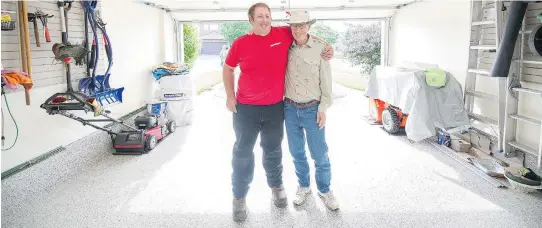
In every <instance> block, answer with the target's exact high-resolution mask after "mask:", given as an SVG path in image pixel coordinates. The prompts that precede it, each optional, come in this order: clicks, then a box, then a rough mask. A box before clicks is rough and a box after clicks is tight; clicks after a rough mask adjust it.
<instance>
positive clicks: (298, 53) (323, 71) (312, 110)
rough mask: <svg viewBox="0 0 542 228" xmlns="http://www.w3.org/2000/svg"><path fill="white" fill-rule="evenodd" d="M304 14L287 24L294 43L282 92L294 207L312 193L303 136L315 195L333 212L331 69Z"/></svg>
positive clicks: (293, 16)
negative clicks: (292, 170)
mask: <svg viewBox="0 0 542 228" xmlns="http://www.w3.org/2000/svg"><path fill="white" fill-rule="evenodd" d="M314 22H315V20H311V19H310V16H309V13H308V12H307V11H294V12H291V15H290V20H289V22H288V24H290V27H291V29H292V35H293V36H294V39H295V41H294V42H293V43H292V45H291V46H290V50H289V52H288V67H287V70H286V84H285V93H284V96H285V98H284V101H285V102H284V105H285V107H284V118H285V126H286V134H287V138H288V147H289V150H290V154H291V155H292V157H293V158H294V165H295V169H296V175H297V178H298V183H299V187H298V190H297V194H296V199H295V200H294V204H296V205H300V204H302V203H303V202H305V199H306V197H307V196H308V195H309V194H310V193H311V189H310V170H309V164H308V162H307V156H306V155H305V135H306V139H307V143H308V145H309V151H310V155H311V158H312V159H313V161H314V163H315V167H316V175H315V176H316V178H315V179H316V185H317V188H318V195H319V196H320V198H322V200H323V202H324V204H325V205H326V206H327V207H329V208H330V209H332V210H336V209H338V208H339V205H338V202H337V200H336V199H335V197H334V196H333V192H332V191H331V190H330V188H329V186H330V181H331V168H330V162H329V158H328V147H327V143H326V139H325V123H326V111H327V108H328V107H329V106H330V105H331V103H332V99H331V68H330V66H329V62H327V61H325V60H323V59H322V58H321V57H320V55H321V53H322V52H323V51H324V49H325V47H326V43H324V42H322V41H318V40H315V39H313V38H312V37H311V36H310V35H309V29H310V26H311V25H312V24H313V23H314Z"/></svg>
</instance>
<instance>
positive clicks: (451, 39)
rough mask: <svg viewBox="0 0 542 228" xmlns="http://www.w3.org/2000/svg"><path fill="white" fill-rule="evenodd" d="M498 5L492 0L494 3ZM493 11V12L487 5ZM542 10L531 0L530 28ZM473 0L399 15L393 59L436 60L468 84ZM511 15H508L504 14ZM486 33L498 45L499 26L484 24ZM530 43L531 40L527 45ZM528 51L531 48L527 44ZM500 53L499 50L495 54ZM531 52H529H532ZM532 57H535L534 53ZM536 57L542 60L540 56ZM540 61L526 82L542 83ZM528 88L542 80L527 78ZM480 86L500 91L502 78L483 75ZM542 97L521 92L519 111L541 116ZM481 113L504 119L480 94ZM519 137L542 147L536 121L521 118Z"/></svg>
mask: <svg viewBox="0 0 542 228" xmlns="http://www.w3.org/2000/svg"><path fill="white" fill-rule="evenodd" d="M491 6H493V7H494V4H489V7H491ZM486 8H487V9H486V11H487V12H492V11H491V9H489V8H488V7H487V6H486ZM541 12H542V3H537V4H529V8H528V11H527V15H526V17H527V20H526V22H527V26H526V30H529V29H532V28H533V27H534V26H536V25H538V24H539V23H540V22H539V20H538V19H536V18H534V17H535V16H536V15H538V14H540V13H541ZM493 17H494V15H491V14H488V15H485V16H484V18H485V19H487V20H489V19H491V18H493ZM469 18H470V2H469V1H452V0H447V1H437V0H432V1H431V0H429V1H423V2H420V3H416V4H412V5H409V6H407V7H405V8H402V9H401V10H398V12H397V13H396V14H395V15H394V17H393V19H392V23H391V31H390V56H389V57H390V63H391V65H400V64H401V63H402V62H403V61H407V62H413V61H419V62H428V63H436V64H438V65H439V66H440V67H441V68H443V69H444V70H446V71H449V72H451V73H452V74H453V75H454V76H455V78H456V79H457V80H458V81H459V82H460V83H461V84H462V85H463V87H464V83H465V76H466V71H467V66H468V54H469V41H470V36H469V30H470V29H471V28H470V22H469V20H470V19H469ZM504 19H505V20H506V17H505V18H504ZM483 31H484V35H485V36H486V38H484V39H483V40H482V43H481V44H494V42H495V40H494V39H493V38H487V37H488V36H494V35H495V28H494V27H492V28H491V26H485V27H484V30H483ZM525 45H527V44H525ZM524 48H525V49H526V50H527V53H529V52H530V51H529V50H528V48H526V47H524ZM490 55H491V56H492V57H494V54H490ZM527 55H529V54H527ZM528 58H531V59H533V57H532V56H528ZM535 60H538V61H541V60H542V59H540V58H539V57H537V58H536V59H535ZM492 61H493V60H492V58H488V56H484V57H483V58H482V59H480V64H479V65H480V66H479V68H482V69H489V68H490V67H491V63H492ZM540 68H541V67H540V65H530V64H526V66H525V68H524V74H525V75H524V77H523V78H522V80H523V81H530V82H536V83H542V70H541V69H540ZM523 86H524V87H528V88H533V89H539V90H540V89H542V87H541V86H540V85H537V84H532V83H523ZM476 87H477V90H479V91H482V92H486V93H489V94H495V95H496V94H497V80H496V79H492V78H489V77H484V76H479V77H478V80H477V84H476ZM541 102H542V98H540V97H537V96H532V95H525V94H521V95H520V104H519V111H518V112H519V114H520V115H523V116H527V117H531V118H535V119H542V109H540V108H539V107H540V104H541ZM474 112H475V113H479V114H483V115H484V116H488V117H490V118H493V119H495V120H496V119H498V110H497V106H496V103H493V102H491V101H486V100H483V99H477V100H476V103H475V110H474ZM517 140H518V141H519V142H521V143H523V144H525V145H527V146H530V147H531V148H538V142H539V140H540V129H539V128H538V127H536V126H533V125H529V124H524V123H522V122H519V123H518V128H517Z"/></svg>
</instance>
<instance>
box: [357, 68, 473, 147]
mask: <svg viewBox="0 0 542 228" xmlns="http://www.w3.org/2000/svg"><path fill="white" fill-rule="evenodd" d="M446 80H447V81H446V85H445V86H444V87H440V88H437V87H431V86H429V85H427V84H426V82H425V73H424V71H423V70H418V69H408V68H400V67H386V66H377V67H375V69H374V70H373V72H372V74H371V77H370V80H369V86H368V88H367V92H366V93H365V95H366V96H367V97H371V98H378V99H380V100H382V101H385V102H387V103H389V104H391V105H393V106H396V107H398V108H400V109H401V111H402V112H403V113H407V114H408V119H407V122H406V126H405V130H406V133H407V137H408V138H409V139H410V140H412V141H414V142H419V141H421V140H424V139H427V138H429V137H432V136H434V135H435V134H436V129H435V128H436V127H438V128H441V129H444V130H446V131H448V132H450V133H451V132H455V131H462V130H466V129H468V128H470V121H469V117H468V115H467V111H466V110H465V108H464V103H463V90H462V88H461V84H460V83H459V82H458V81H457V80H456V79H455V78H454V77H453V76H452V75H451V74H450V73H449V72H446Z"/></svg>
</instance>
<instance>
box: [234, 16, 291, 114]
mask: <svg viewBox="0 0 542 228" xmlns="http://www.w3.org/2000/svg"><path fill="white" fill-rule="evenodd" d="M293 41H294V38H293V36H292V33H291V32H290V28H289V27H288V26H281V27H272V28H271V32H270V33H269V34H267V36H258V35H254V34H253V35H243V36H240V37H239V38H237V39H235V41H233V43H232V46H231V48H230V50H229V53H228V56H227V57H226V60H225V64H226V65H228V66H230V67H234V68H235V67H237V66H239V67H240V69H241V74H240V75H239V82H238V85H237V93H236V99H237V102H239V103H241V104H251V105H270V104H275V103H277V102H279V101H281V100H282V99H283V96H284V78H285V75H286V65H287V63H288V48H289V47H290V45H291V44H292V42H293Z"/></svg>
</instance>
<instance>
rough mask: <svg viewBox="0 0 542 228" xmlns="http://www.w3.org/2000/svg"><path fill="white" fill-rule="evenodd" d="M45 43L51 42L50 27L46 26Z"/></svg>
mask: <svg viewBox="0 0 542 228" xmlns="http://www.w3.org/2000/svg"><path fill="white" fill-rule="evenodd" d="M44 29H45V41H47V42H51V35H49V27H47V25H46V26H45V28H44Z"/></svg>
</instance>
